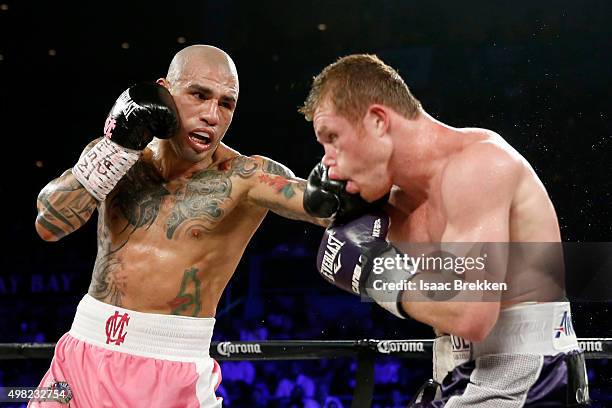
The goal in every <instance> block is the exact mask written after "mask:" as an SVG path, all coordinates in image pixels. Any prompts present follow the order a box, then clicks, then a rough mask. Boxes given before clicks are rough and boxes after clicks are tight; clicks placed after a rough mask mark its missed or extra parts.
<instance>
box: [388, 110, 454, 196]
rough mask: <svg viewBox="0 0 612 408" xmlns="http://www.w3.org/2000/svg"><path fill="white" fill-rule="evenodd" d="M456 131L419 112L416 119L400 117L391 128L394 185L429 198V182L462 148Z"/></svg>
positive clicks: (423, 112) (391, 166)
mask: <svg viewBox="0 0 612 408" xmlns="http://www.w3.org/2000/svg"><path fill="white" fill-rule="evenodd" d="M459 133H460V132H459V131H458V130H457V129H455V128H453V127H451V126H448V125H446V124H444V123H442V122H440V121H438V120H436V119H435V118H433V117H432V116H430V115H429V114H428V113H427V112H425V111H423V110H421V111H419V115H418V116H417V117H416V118H415V119H406V118H404V117H400V118H399V120H397V123H396V125H395V126H394V127H393V128H392V129H391V137H392V138H393V146H394V149H393V154H392V156H391V163H390V164H391V165H390V169H391V174H392V179H393V184H395V185H397V186H399V187H400V188H402V190H404V191H413V192H416V193H419V195H422V194H424V195H428V191H429V189H430V186H431V182H432V180H433V178H434V177H436V175H438V174H439V173H440V171H441V169H442V168H443V166H444V165H445V164H446V162H447V160H448V159H449V157H450V156H451V155H453V154H454V153H455V152H457V151H458V150H459V149H461V148H462V146H463V144H464V142H463V141H462V140H461V138H460V137H458V135H459Z"/></svg>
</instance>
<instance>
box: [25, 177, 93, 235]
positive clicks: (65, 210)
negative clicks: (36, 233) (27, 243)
mask: <svg viewBox="0 0 612 408" xmlns="http://www.w3.org/2000/svg"><path fill="white" fill-rule="evenodd" d="M96 205H97V202H96V200H95V199H94V198H93V197H92V196H91V195H90V194H89V193H88V192H87V190H85V188H83V186H82V185H81V184H80V183H79V182H78V181H77V180H76V179H75V178H74V176H73V175H72V171H70V170H66V171H65V172H64V174H62V175H61V176H60V177H58V178H57V179H55V180H53V181H52V182H50V183H49V184H47V185H46V186H45V188H43V189H42V191H41V192H40V194H39V195H38V200H37V204H36V206H37V208H38V216H37V217H36V222H37V223H38V225H39V226H41V227H42V228H44V229H45V230H46V231H48V232H49V233H51V234H52V236H53V238H54V239H60V238H62V237H64V236H66V235H68V234H70V233H71V232H73V231H75V230H77V229H78V228H80V227H81V226H82V225H83V224H85V223H86V222H87V220H88V219H89V217H91V214H93V212H94V210H95V209H96Z"/></svg>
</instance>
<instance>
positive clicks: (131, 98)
mask: <svg viewBox="0 0 612 408" xmlns="http://www.w3.org/2000/svg"><path fill="white" fill-rule="evenodd" d="M179 127H180V125H179V116H178V111H177V109H176V105H175V104H174V99H172V95H170V92H168V90H167V89H166V88H164V87H163V86H161V85H158V84H153V83H142V84H138V85H134V86H132V87H130V88H128V89H127V90H126V91H125V92H123V93H122V94H121V96H119V99H117V102H116V103H115V105H114V106H113V108H112V109H111V111H110V114H109V115H108V118H107V119H106V124H105V125H104V136H105V137H104V138H102V139H101V140H100V141H99V142H98V143H96V144H95V145H94V146H93V147H92V148H91V150H89V151H88V152H87V153H85V154H83V155H81V157H80V158H79V161H78V162H77V164H76V165H75V166H74V167H73V168H72V174H73V175H74V177H75V178H76V179H77V180H78V181H79V183H81V184H82V185H83V187H85V189H86V190H87V191H88V192H89V193H90V194H91V195H92V196H93V197H94V198H95V199H96V200H98V201H104V200H105V199H106V196H107V195H108V194H109V193H110V192H111V191H112V190H113V188H115V186H116V185H117V183H118V182H119V180H120V179H121V178H122V177H123V176H124V175H125V174H126V173H127V172H128V170H129V169H130V168H131V167H132V166H133V165H134V164H135V163H136V162H137V161H138V159H139V158H140V155H141V154H142V149H144V148H145V147H146V146H147V145H148V144H149V142H151V140H153V137H158V138H161V139H168V138H170V137H172V136H174V134H175V133H176V132H178V130H179Z"/></svg>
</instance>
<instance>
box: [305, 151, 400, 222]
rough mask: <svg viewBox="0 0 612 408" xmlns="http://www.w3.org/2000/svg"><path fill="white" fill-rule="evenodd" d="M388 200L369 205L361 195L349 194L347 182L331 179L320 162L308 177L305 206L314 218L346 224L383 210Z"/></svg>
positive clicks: (385, 197)
mask: <svg viewBox="0 0 612 408" xmlns="http://www.w3.org/2000/svg"><path fill="white" fill-rule="evenodd" d="M388 199H389V195H388V194H387V195H386V196H384V197H383V198H381V199H378V200H376V201H374V202H372V203H369V202H367V201H366V200H364V199H363V198H361V196H360V195H359V194H351V193H349V192H347V191H346V181H343V180H332V179H330V178H329V176H328V168H327V166H325V165H324V164H323V163H321V162H319V163H318V164H317V165H316V166H315V167H314V168H313V169H312V171H311V172H310V175H308V182H307V183H306V191H304V199H303V204H304V209H305V210H306V212H307V213H308V214H310V215H312V216H313V217H317V218H332V217H333V218H334V219H335V220H336V221H338V222H345V221H347V220H350V219H353V218H355V217H358V216H360V215H362V214H365V213H367V212H368V211H374V210H376V209H379V208H381V207H382V206H383V205H385V204H386V202H387V200H388Z"/></svg>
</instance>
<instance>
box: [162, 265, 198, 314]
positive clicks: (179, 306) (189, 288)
mask: <svg viewBox="0 0 612 408" xmlns="http://www.w3.org/2000/svg"><path fill="white" fill-rule="evenodd" d="M200 286H201V281H200V279H199V278H198V268H190V269H187V270H186V271H185V273H184V274H183V280H182V282H181V289H180V290H179V293H178V295H176V297H175V298H174V299H172V300H171V301H170V302H168V306H170V307H171V308H172V310H171V313H172V314H173V315H181V316H192V317H197V316H198V314H199V313H200V310H201V309H202V299H201V297H200Z"/></svg>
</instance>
